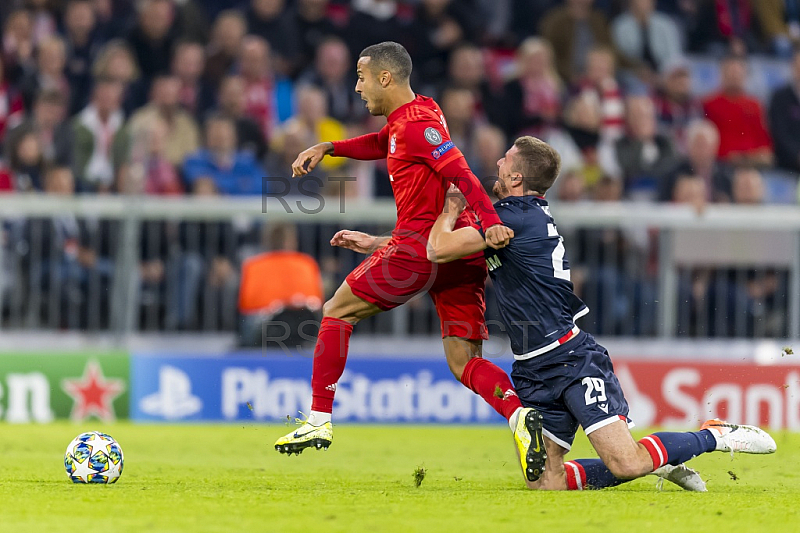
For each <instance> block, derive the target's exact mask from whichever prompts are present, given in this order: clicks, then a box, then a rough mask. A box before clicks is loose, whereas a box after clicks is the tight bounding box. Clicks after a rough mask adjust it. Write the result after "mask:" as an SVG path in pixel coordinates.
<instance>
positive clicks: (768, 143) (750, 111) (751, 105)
mask: <svg viewBox="0 0 800 533" xmlns="http://www.w3.org/2000/svg"><path fill="white" fill-rule="evenodd" d="M703 108H704V111H705V113H706V117H707V118H708V120H710V121H711V122H713V123H714V124H716V126H717V129H718V130H719V152H718V154H717V155H718V156H719V158H720V159H727V158H728V157H730V155H731V154H732V153H740V152H744V153H748V152H754V151H756V150H762V149H770V150H771V149H772V139H771V138H770V135H769V130H768V129H767V123H766V120H765V118H764V110H763V109H762V108H761V104H760V103H759V102H758V100H756V99H755V98H752V97H750V96H747V95H740V96H728V95H725V94H721V93H719V94H716V95H713V96H711V97H710V98H709V99H708V100H706V101H705V102H704V103H703Z"/></svg>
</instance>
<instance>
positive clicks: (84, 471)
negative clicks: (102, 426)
mask: <svg viewBox="0 0 800 533" xmlns="http://www.w3.org/2000/svg"><path fill="white" fill-rule="evenodd" d="M122 463H123V457H122V448H121V447H120V445H119V443H118V442H117V441H115V440H114V438H113V437H112V436H111V435H107V434H105V433H100V432H99V431H90V432H89V433H81V434H80V435H78V436H77V437H75V438H74V439H73V440H72V442H70V443H69V446H67V453H66V454H64V467H65V468H66V469H67V475H68V476H69V478H70V479H71V480H72V482H73V483H116V482H117V480H118V479H119V476H121V475H122Z"/></svg>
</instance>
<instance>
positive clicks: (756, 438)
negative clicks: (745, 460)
mask: <svg viewBox="0 0 800 533" xmlns="http://www.w3.org/2000/svg"><path fill="white" fill-rule="evenodd" d="M700 429H701V430H703V429H707V430H709V431H711V433H713V434H714V437H715V438H716V439H717V448H716V451H718V452H730V453H731V455H733V454H734V453H758V454H766V453H775V450H776V449H777V448H778V446H777V444H775V440H774V439H773V438H772V437H770V436H769V433H767V432H766V431H764V430H763V429H761V428H757V427H755V426H741V425H737V424H728V423H727V422H725V421H723V420H720V419H718V418H715V419H713V420H708V421H707V422H706V423H705V424H703V426H702V427H701V428H700Z"/></svg>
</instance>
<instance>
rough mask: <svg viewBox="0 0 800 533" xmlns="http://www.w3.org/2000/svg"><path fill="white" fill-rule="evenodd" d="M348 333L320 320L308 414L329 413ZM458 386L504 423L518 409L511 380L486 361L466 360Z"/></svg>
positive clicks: (333, 321)
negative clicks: (471, 393) (496, 413)
mask: <svg viewBox="0 0 800 533" xmlns="http://www.w3.org/2000/svg"><path fill="white" fill-rule="evenodd" d="M352 332H353V325H352V324H350V323H349V322H345V321H344V320H339V319H337V318H330V317H325V318H323V319H322V323H321V324H320V328H319V335H318V336H317V345H316V346H315V347H314V363H313V371H312V374H311V394H312V401H311V410H312V411H318V412H322V413H330V412H332V411H333V397H334V395H335V394H336V383H337V382H338V381H339V378H341V377H342V373H343V372H344V365H345V362H347V349H348V346H349V344H350V334H351V333H352ZM461 383H463V384H464V386H465V387H467V388H468V389H470V390H472V391H473V392H475V393H476V394H478V395H480V397H481V398H483V399H484V401H486V403H488V404H489V405H491V406H492V407H493V408H494V410H495V411H497V412H498V413H500V414H501V415H503V416H504V417H505V419H506V420H508V419H509V418H511V415H513V414H514V412H515V411H516V410H517V409H518V408H520V407H522V404H521V403H520V401H519V397H517V393H516V392H515V391H514V386H513V385H512V384H511V379H509V377H508V375H507V374H506V373H505V372H503V370H502V369H500V367H498V366H497V365H495V364H494V363H492V362H490V361H487V360H486V359H483V358H480V357H474V358H472V359H470V360H469V362H468V363H467V366H465V367H464V373H463V374H462V375H461Z"/></svg>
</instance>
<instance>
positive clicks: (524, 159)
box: [511, 135, 561, 194]
mask: <svg viewBox="0 0 800 533" xmlns="http://www.w3.org/2000/svg"><path fill="white" fill-rule="evenodd" d="M514 146H516V147H517V154H516V155H515V156H514V159H513V161H512V166H511V169H512V171H514V172H519V173H520V174H522V191H523V192H531V191H534V192H538V193H541V194H544V193H545V192H547V189H549V188H550V187H552V186H553V182H554V181H556V178H557V177H558V173H559V171H560V170H561V156H560V155H558V152H557V151H556V150H555V149H554V148H553V147H552V146H550V145H549V144H547V143H546V142H544V141H542V140H541V139H537V138H536V137H531V136H529V135H526V136H525V137H520V138H518V139H517V140H516V141H514Z"/></svg>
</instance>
